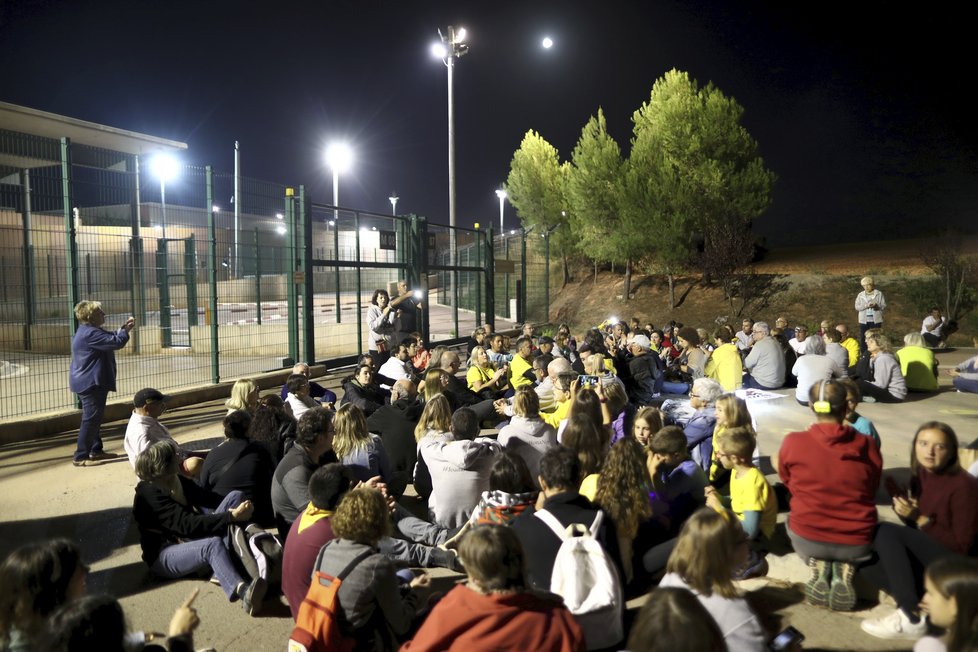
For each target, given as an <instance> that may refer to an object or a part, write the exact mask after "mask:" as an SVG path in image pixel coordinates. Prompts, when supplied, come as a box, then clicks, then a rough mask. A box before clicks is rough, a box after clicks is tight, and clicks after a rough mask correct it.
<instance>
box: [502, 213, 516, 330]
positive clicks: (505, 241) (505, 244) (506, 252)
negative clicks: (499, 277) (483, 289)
mask: <svg viewBox="0 0 978 652" xmlns="http://www.w3.org/2000/svg"><path fill="white" fill-rule="evenodd" d="M499 235H500V236H501V237H502V239H503V256H505V257H506V260H507V261H508V260H509V238H507V237H506V232H505V231H500V233H499ZM506 269H507V270H508V269H509V267H508V266H507V268H506ZM506 318H507V319H512V318H513V315H512V313H511V311H510V309H509V272H508V271H507V272H506Z"/></svg>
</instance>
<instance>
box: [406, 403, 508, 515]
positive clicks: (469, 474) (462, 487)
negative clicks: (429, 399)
mask: <svg viewBox="0 0 978 652" xmlns="http://www.w3.org/2000/svg"><path fill="white" fill-rule="evenodd" d="M478 435H479V422H478V420H477V419H476V416H475V413H474V412H473V411H472V410H470V409H468V408H459V409H458V410H456V411H455V413H454V414H453V415H452V431H451V433H450V436H448V437H446V436H445V435H444V433H437V434H432V433H430V432H429V434H427V435H426V436H425V437H424V438H423V439H422V440H421V441H420V442H419V443H418V455H419V456H420V457H423V458H424V462H425V464H426V465H427V467H428V471H429V473H431V487H432V491H431V496H430V498H429V499H428V511H429V513H430V515H431V520H432V522H434V523H437V524H438V525H441V526H442V527H446V528H455V527H460V526H461V525H463V524H464V523H465V522H466V521H467V520H468V519H469V516H471V514H472V510H473V509H475V506H476V505H477V504H478V503H479V498H480V497H481V496H482V492H483V491H486V490H487V489H489V469H491V468H492V461H493V458H494V456H495V455H496V453H497V452H499V449H500V447H499V444H498V443H497V442H496V441H494V440H492V439H487V438H484V437H479V436H478Z"/></svg>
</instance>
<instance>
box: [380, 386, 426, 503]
mask: <svg viewBox="0 0 978 652" xmlns="http://www.w3.org/2000/svg"><path fill="white" fill-rule="evenodd" d="M422 410H424V403H422V402H421V401H420V400H418V390H417V387H416V386H415V384H414V383H412V382H411V381H410V380H399V381H397V382H396V383H394V386H393V387H392V388H391V403H390V405H385V406H383V407H380V408H378V409H377V411H376V412H374V413H373V414H371V415H370V417H369V418H368V419H367V431H368V432H371V433H376V434H379V435H380V438H381V441H382V442H383V444H384V450H385V451H386V453H387V459H388V463H389V464H390V477H389V478H388V485H387V491H388V493H390V494H391V495H392V496H394V497H395V498H399V497H400V495H401V493H402V492H403V488H405V487H407V485H408V483H409V482H411V478H412V474H413V473H414V465H415V464H416V463H417V458H418V443H417V442H416V441H415V440H414V428H415V426H417V425H418V419H420V418H421V411H422ZM398 489H400V491H398Z"/></svg>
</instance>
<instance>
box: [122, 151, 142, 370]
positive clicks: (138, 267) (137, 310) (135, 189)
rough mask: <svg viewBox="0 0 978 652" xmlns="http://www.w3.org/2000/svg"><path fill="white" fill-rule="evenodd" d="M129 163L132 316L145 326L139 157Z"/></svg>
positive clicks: (136, 336)
mask: <svg viewBox="0 0 978 652" xmlns="http://www.w3.org/2000/svg"><path fill="white" fill-rule="evenodd" d="M130 163H131V165H132V167H131V169H129V172H130V174H131V176H130V177H129V178H130V180H131V181H130V184H129V185H130V195H129V196H130V198H131V201H130V203H129V230H130V235H131V240H130V241H129V251H130V260H132V270H131V271H132V273H131V275H130V282H131V283H132V314H133V317H135V318H136V325H137V326H145V325H146V288H145V286H144V285H143V283H145V278H144V276H143V239H142V234H141V231H140V229H141V226H142V225H141V224H140V222H139V220H140V201H139V156H138V155H133V156H132V157H131V158H129V159H128V160H127V162H126V164H127V165H129V164H130ZM130 339H131V341H132V349H133V353H139V345H140V343H141V341H142V337H141V335H140V329H139V328H136V329H134V330H133V331H132V334H131V337H130Z"/></svg>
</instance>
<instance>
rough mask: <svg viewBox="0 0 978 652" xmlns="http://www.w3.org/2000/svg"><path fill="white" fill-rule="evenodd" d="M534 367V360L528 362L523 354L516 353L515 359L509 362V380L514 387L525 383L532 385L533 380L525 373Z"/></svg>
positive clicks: (517, 387) (516, 387)
mask: <svg viewBox="0 0 978 652" xmlns="http://www.w3.org/2000/svg"><path fill="white" fill-rule="evenodd" d="M532 369H533V361H532V360H531V361H529V362H527V361H526V360H524V359H523V356H521V355H519V354H516V355H514V356H513V361H512V362H510V363H509V382H510V384H511V385H512V386H513V389H519V388H520V387H522V386H523V385H531V384H533V381H532V380H530V379H528V378H527V377H526V376H524V375H523V374H524V373H526V372H527V371H530V370H532Z"/></svg>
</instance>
